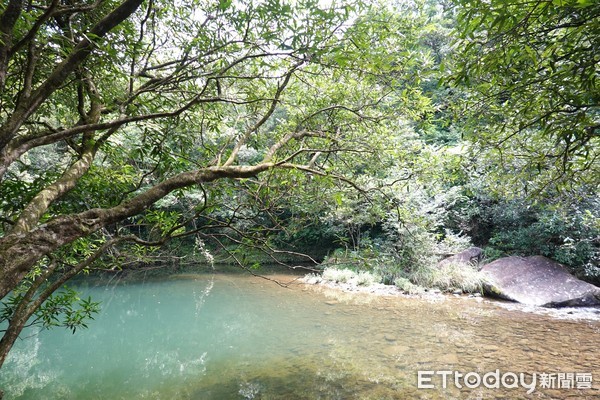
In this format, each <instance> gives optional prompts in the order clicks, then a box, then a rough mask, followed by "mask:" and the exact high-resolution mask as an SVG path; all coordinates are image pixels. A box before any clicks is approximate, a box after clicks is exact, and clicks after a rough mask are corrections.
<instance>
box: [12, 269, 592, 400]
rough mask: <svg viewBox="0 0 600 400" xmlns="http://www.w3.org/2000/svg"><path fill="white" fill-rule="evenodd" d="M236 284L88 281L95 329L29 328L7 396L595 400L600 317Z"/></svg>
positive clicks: (228, 280)
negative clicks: (537, 376)
mask: <svg viewBox="0 0 600 400" xmlns="http://www.w3.org/2000/svg"><path fill="white" fill-rule="evenodd" d="M275 278H276V279H279V280H281V281H283V282H294V283H293V284H291V285H290V286H289V287H288V288H284V287H280V286H278V285H275V284H274V283H273V282H270V281H266V280H263V279H260V278H255V277H250V276H244V275H240V274H235V275H231V274H196V273H185V274H177V275H174V276H170V277H168V278H164V277H162V278H160V279H158V278H157V277H152V279H146V280H139V279H135V280H133V281H121V282H119V284H115V281H114V280H113V281H111V282H110V284H107V283H106V281H103V282H102V283H98V282H96V283H94V284H92V283H91V281H89V280H88V281H86V282H82V283H81V285H80V290H81V291H82V292H83V295H85V296H87V295H90V296H92V298H94V299H95V300H98V301H101V302H102V312H101V313H100V314H99V315H98V316H97V318H96V321H94V322H93V323H92V324H91V325H90V329H88V330H84V331H81V332H78V333H77V334H76V335H71V334H70V333H69V332H66V331H61V330H53V331H44V332H40V333H36V332H29V333H28V336H29V337H26V338H25V339H24V340H22V341H19V343H18V344H17V346H16V347H15V349H14V351H13V352H12V353H11V355H10V357H9V360H8V361H7V364H6V366H5V368H4V369H3V371H2V374H1V375H0V385H1V386H2V387H3V388H4V389H5V390H6V398H8V399H36V400H37V399H77V400H86V399H191V400H195V399H208V400H211V399H213V400H220V399H286V400H287V399H291V400H294V399H382V400H384V399H506V398H530V399H587V398H590V399H593V398H600V391H599V389H598V383H597V382H596V380H600V364H599V362H598V359H599V357H598V356H599V355H600V350H599V349H598V343H599V342H598V338H599V337H600V336H599V335H600V321H598V320H585V319H584V320H561V319H556V318H554V317H553V316H551V315H538V314H534V313H527V312H523V311H522V310H519V309H517V308H514V307H499V306H497V305H496V304H493V303H489V302H486V301H479V302H477V301H475V300H473V299H464V298H458V299H457V298H436V299H414V298H398V297H385V296H374V295H369V294H353V293H344V292H340V291H338V290H331V289H327V288H324V287H305V286H303V285H300V284H298V283H297V281H294V279H295V278H297V277H296V276H276V277H275ZM423 370H428V371H440V370H441V371H460V372H462V373H467V372H476V373H479V374H481V375H483V374H485V373H487V372H489V371H496V370H499V371H502V372H503V373H504V372H508V371H512V372H515V373H520V372H523V373H529V374H533V373H554V374H557V373H591V374H592V375H593V377H594V383H593V387H592V388H591V389H577V388H570V389H565V388H542V387H540V386H539V385H538V387H537V388H536V390H535V391H534V392H532V393H531V394H527V393H526V389H524V388H523V387H517V388H485V387H481V385H480V386H479V387H475V388H466V387H464V386H463V387H462V388H459V387H456V385H453V384H451V383H449V382H448V384H447V385H446V387H445V388H444V387H442V382H441V380H440V378H439V376H437V377H434V379H432V383H433V384H434V386H435V387H434V388H433V389H422V388H418V387H417V373H418V371H423Z"/></svg>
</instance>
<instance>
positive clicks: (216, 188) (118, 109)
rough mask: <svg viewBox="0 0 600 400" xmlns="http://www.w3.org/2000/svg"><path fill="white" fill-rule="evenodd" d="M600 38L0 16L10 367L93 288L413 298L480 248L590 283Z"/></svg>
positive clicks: (461, 23) (440, 14) (4, 290)
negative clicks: (223, 267)
mask: <svg viewBox="0 0 600 400" xmlns="http://www.w3.org/2000/svg"><path fill="white" fill-rule="evenodd" d="M599 37H600V3H598V2H596V1H593V0H535V1H530V2H525V3H524V2H521V1H516V0H487V1H483V0H426V1H418V0H415V1H397V2H383V1H382V2H371V1H344V2H336V1H331V2H322V1H317V0H299V1H294V2H287V1H284V0H265V1H250V0H237V1H231V0H229V1H227V0H220V1H218V2H217V1H204V0H194V1H187V0H184V1H179V2H175V3H173V2H167V1H163V0H150V1H142V0H109V1H97V2H94V1H81V2H76V1H69V0H61V1H55V0H52V1H50V0H48V1H41V0H40V1H29V2H24V1H21V0H7V1H5V2H3V4H2V5H0V298H3V307H2V309H1V313H0V319H1V320H2V321H5V322H6V323H7V329H6V331H5V332H4V335H3V338H2V340H1V342H0V365H1V364H2V362H3V361H4V359H5V357H6V354H7V353H8V350H9V349H10V348H11V346H12V344H13V343H14V341H15V339H16V338H17V336H18V334H19V333H20V332H21V330H22V329H23V327H24V326H25V325H26V324H27V323H28V322H27V321H28V320H29V321H30V322H31V321H32V320H31V319H30V317H32V318H33V321H34V322H35V323H39V324H42V325H43V326H46V327H51V326H65V327H67V328H70V329H72V330H76V329H77V328H79V327H81V326H85V321H86V319H87V317H89V316H90V315H92V314H93V312H94V311H95V310H96V308H97V305H96V304H95V303H94V302H93V299H91V300H90V299H79V298H78V297H77V294H76V293H75V292H73V291H71V290H69V289H63V285H64V284H65V283H66V282H67V281H68V280H69V279H71V278H73V277H75V276H77V275H80V274H87V273H90V272H91V271H96V270H110V271H112V272H115V271H120V270H129V269H140V268H145V267H147V266H149V265H152V266H156V265H159V264H164V265H165V268H171V267H173V266H177V265H182V264H185V263H194V262H205V263H213V264H214V263H219V262H228V263H235V264H237V265H239V266H240V267H242V268H246V269H249V270H252V271H255V272H256V273H260V267H261V266H262V265H265V264H282V265H302V266H305V267H307V268H309V269H319V268H321V267H322V263H323V262H324V264H325V265H332V264H340V263H341V264H343V265H345V266H348V267H351V268H353V269H355V270H368V271H372V272H376V273H377V274H378V276H380V277H381V278H382V280H384V281H385V282H386V283H397V284H402V285H406V284H408V283H410V284H426V283H427V279H426V277H427V274H428V271H430V270H431V268H432V267H433V266H435V264H436V263H437V261H438V260H440V259H441V258H443V257H445V256H447V255H451V254H454V253H456V252H457V251H460V250H462V249H464V248H467V247H469V246H472V245H476V246H479V247H481V248H483V249H484V251H485V257H486V259H488V260H493V259H496V258H499V257H501V256H504V255H538V254H541V255H545V256H548V257H550V258H552V259H554V260H557V261H559V262H561V263H563V264H565V265H567V266H568V267H569V268H571V270H572V271H573V273H575V274H576V275H577V276H579V277H580V278H582V279H585V280H587V281H590V282H595V283H596V284H597V283H598V282H600V266H599V263H600V200H599V198H598V187H599V184H600V161H599V158H598V157H599V156H600V153H599V152H600V148H599V146H598V145H599V141H600V140H599V138H600V109H599V104H600V88H599V79H600V78H599V74H600V40H599ZM58 314H60V315H62V317H61V318H60V319H59V318H57V317H56V316H57V315H58Z"/></svg>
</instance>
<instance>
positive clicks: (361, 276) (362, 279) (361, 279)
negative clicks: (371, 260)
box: [304, 267, 381, 287]
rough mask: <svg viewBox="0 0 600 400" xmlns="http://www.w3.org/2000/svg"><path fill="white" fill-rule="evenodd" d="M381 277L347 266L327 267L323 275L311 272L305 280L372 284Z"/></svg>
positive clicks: (359, 284)
mask: <svg viewBox="0 0 600 400" xmlns="http://www.w3.org/2000/svg"><path fill="white" fill-rule="evenodd" d="M380 279H381V278H379V277H378V276H377V275H374V274H372V273H370V272H367V271H359V272H355V271H353V270H350V269H345V268H334V267H326V268H325V269H324V270H323V273H322V274H321V275H315V274H309V275H307V276H306V277H305V278H304V280H305V282H307V283H312V284H314V283H319V282H332V283H343V284H349V285H351V286H366V287H368V286H372V285H375V284H377V283H379V281H380Z"/></svg>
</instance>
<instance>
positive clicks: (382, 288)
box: [298, 274, 600, 321]
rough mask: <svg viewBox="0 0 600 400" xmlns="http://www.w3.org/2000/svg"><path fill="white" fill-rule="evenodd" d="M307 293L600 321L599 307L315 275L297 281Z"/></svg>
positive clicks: (335, 297) (340, 299) (339, 298)
mask: <svg viewBox="0 0 600 400" xmlns="http://www.w3.org/2000/svg"><path fill="white" fill-rule="evenodd" d="M298 282H299V283H300V284H302V285H303V286H304V287H305V288H306V289H307V290H314V291H315V292H319V293H322V294H324V295H326V296H327V297H329V298H331V299H332V301H348V300H349V297H348V296H352V295H353V294H357V295H358V294H364V295H372V296H377V297H381V296H390V297H396V298H406V299H422V300H425V301H428V302H445V301H447V300H450V299H453V300H455V299H458V300H465V301H470V302H477V303H485V304H486V305H492V306H496V307H499V308H501V309H504V310H507V311H511V312H514V311H517V312H523V313H527V314H536V315H543V316H548V317H551V318H554V319H559V320H572V321H600V307H562V308H547V307H537V306H531V305H526V304H520V303H516V302H511V301H506V300H501V299H496V298H491V297H484V296H483V295H481V294H480V293H475V294H472V293H461V294H459V293H443V292H442V291H440V290H438V289H424V290H422V291H420V292H419V293H407V292H406V291H403V290H402V289H400V288H398V287H396V286H394V285H385V284H382V283H372V284H369V285H360V284H357V282H355V281H354V282H353V281H347V282H335V281H330V280H325V279H318V276H316V275H314V274H308V275H305V276H304V277H303V278H300V279H298Z"/></svg>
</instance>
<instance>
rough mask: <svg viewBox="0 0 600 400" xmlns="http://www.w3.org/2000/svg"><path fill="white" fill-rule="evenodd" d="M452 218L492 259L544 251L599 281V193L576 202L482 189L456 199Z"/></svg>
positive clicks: (543, 253) (541, 253)
mask: <svg viewBox="0 0 600 400" xmlns="http://www.w3.org/2000/svg"><path fill="white" fill-rule="evenodd" d="M453 219H454V223H455V224H456V225H457V226H460V227H461V229H463V230H465V232H467V233H469V234H470V235H471V236H472V237H473V239H474V241H475V243H477V244H479V245H481V246H484V248H485V255H486V258H487V259H488V260H490V261H491V260H494V259H496V258H499V257H504V256H508V255H521V256H531V255H544V256H546V257H549V258H551V259H554V260H556V261H558V262H560V263H563V264H565V265H567V266H568V267H570V268H571V270H572V271H573V272H574V273H575V274H576V275H578V276H579V277H581V278H583V279H587V280H590V281H595V282H597V281H598V269H599V262H600V259H599V254H600V243H599V242H598V238H600V229H599V228H600V226H599V221H600V208H599V203H598V198H597V197H594V196H586V197H585V198H583V199H581V200H579V201H576V202H570V203H569V202H567V199H561V198H560V197H556V198H554V199H548V200H547V201H546V202H543V203H542V202H534V201H532V200H530V199H526V198H515V199H498V198H490V197H489V196H485V195H482V194H479V195H478V196H474V197H472V198H469V199H468V200H467V201H465V202H463V203H461V204H457V207H456V210H454V211H453Z"/></svg>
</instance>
